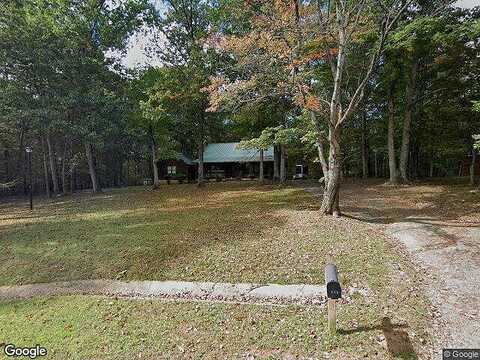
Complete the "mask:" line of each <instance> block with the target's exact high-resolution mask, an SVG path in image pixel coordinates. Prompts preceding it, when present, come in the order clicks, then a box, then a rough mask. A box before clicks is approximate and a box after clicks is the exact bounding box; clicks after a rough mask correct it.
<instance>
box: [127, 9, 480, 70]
mask: <svg viewBox="0 0 480 360" xmlns="http://www.w3.org/2000/svg"><path fill="white" fill-rule="evenodd" d="M151 1H152V3H153V4H154V5H155V7H156V8H157V9H159V10H162V0H151ZM456 5H457V6H458V7H462V8H472V7H474V6H480V0H458V1H457V3H456ZM155 41H157V42H158V41H159V42H161V41H162V39H161V38H160V39H157V40H154V38H153V36H152V35H148V34H144V33H142V32H139V33H137V34H135V35H133V36H132V37H131V39H130V40H129V46H128V50H127V52H126V54H125V55H123V56H122V64H123V65H125V66H126V67H128V68H131V69H132V68H136V67H146V66H149V65H153V66H155V65H160V61H159V60H158V59H156V58H149V57H148V56H147V55H146V51H145V48H146V47H149V46H152V45H155ZM157 45H158V44H157Z"/></svg>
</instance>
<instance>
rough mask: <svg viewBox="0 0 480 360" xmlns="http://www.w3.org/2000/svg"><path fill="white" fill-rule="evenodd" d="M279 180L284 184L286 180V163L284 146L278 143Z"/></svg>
mask: <svg viewBox="0 0 480 360" xmlns="http://www.w3.org/2000/svg"><path fill="white" fill-rule="evenodd" d="M279 148H280V182H281V183H282V184H284V183H285V182H286V181H287V164H286V156H285V146H284V145H280V146H279Z"/></svg>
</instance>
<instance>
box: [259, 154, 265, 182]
mask: <svg viewBox="0 0 480 360" xmlns="http://www.w3.org/2000/svg"><path fill="white" fill-rule="evenodd" d="M259 180H260V182H261V183H263V181H264V175H263V149H260V174H259Z"/></svg>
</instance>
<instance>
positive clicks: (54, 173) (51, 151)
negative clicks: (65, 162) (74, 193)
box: [47, 135, 59, 194]
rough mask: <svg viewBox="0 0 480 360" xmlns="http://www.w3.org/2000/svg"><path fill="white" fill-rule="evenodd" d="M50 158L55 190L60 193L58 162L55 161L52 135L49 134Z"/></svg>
mask: <svg viewBox="0 0 480 360" xmlns="http://www.w3.org/2000/svg"><path fill="white" fill-rule="evenodd" d="M47 146H48V159H49V161H50V173H51V175H52V183H53V192H54V193H55V194H58V192H59V188H58V177H57V163H56V161H55V151H54V149H53V145H52V140H51V138H50V135H47Z"/></svg>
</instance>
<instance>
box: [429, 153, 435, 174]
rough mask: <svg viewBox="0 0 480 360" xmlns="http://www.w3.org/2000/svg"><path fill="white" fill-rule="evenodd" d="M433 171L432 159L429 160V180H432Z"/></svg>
mask: <svg viewBox="0 0 480 360" xmlns="http://www.w3.org/2000/svg"><path fill="white" fill-rule="evenodd" d="M433 169H434V167H433V158H432V159H430V172H429V175H430V177H431V178H433Z"/></svg>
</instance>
